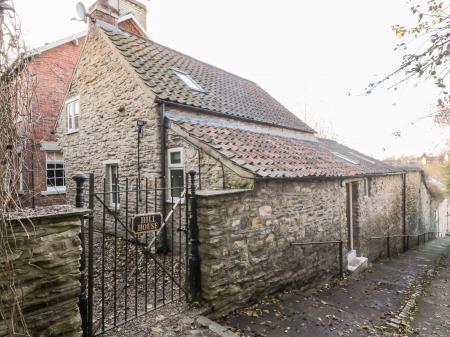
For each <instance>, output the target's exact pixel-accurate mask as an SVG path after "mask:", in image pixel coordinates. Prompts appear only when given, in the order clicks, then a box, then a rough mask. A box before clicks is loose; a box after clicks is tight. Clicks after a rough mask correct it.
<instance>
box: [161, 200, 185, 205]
mask: <svg viewBox="0 0 450 337" xmlns="http://www.w3.org/2000/svg"><path fill="white" fill-rule="evenodd" d="M178 200H180V198H173V202H172V199H167V200H166V203H167V204H176V203H177V202H178ZM185 201H186V198H183V199H181V204H182V205H184V203H185Z"/></svg>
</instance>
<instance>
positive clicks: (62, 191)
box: [41, 188, 66, 195]
mask: <svg viewBox="0 0 450 337" xmlns="http://www.w3.org/2000/svg"><path fill="white" fill-rule="evenodd" d="M58 194H66V189H65V188H61V189H51V190H47V191H42V192H41V195H58Z"/></svg>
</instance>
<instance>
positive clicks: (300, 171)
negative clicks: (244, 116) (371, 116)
mask: <svg viewBox="0 0 450 337" xmlns="http://www.w3.org/2000/svg"><path fill="white" fill-rule="evenodd" d="M172 122H173V123H175V124H176V125H178V126H179V127H181V128H182V129H183V130H184V131H186V132H187V133H188V134H189V135H190V136H192V137H194V138H197V139H198V140H200V141H202V142H204V143H207V144H208V145H209V146H211V147H212V148H214V149H216V150H217V151H218V152H219V153H220V154H221V155H223V156H224V157H226V158H228V159H230V160H231V161H232V162H233V163H234V164H236V165H238V166H241V167H243V168H245V169H247V170H249V171H251V172H253V173H255V174H256V175H258V176H261V177H270V178H300V177H349V176H357V175H368V174H388V173H394V172H399V171H401V170H399V169H396V168H394V167H392V166H390V165H388V164H386V163H383V162H381V161H378V160H376V159H374V158H371V157H369V156H366V155H364V154H362V153H360V152H357V151H355V150H353V149H351V148H349V147H347V146H344V145H342V144H339V143H337V142H335V141H332V140H327V139H318V141H307V140H300V139H295V138H287V137H282V136H276V135H272V134H269V133H265V134H264V135H262V134H261V133H257V132H253V131H249V130H243V129H238V128H227V127H222V126H217V125H209V124H205V123H204V122H202V123H199V122H195V121H180V120H175V119H172ZM336 152H338V153H340V154H342V155H344V156H345V157H346V158H349V159H351V160H352V161H355V162H358V164H352V163H351V162H349V161H347V160H345V159H342V158H339V157H338V156H336V155H335V154H334V153H336Z"/></svg>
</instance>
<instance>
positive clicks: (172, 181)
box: [167, 147, 185, 201]
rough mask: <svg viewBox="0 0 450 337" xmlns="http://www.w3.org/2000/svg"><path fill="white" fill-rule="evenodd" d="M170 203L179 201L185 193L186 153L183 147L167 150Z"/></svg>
mask: <svg viewBox="0 0 450 337" xmlns="http://www.w3.org/2000/svg"><path fill="white" fill-rule="evenodd" d="M167 157H168V158H167V163H168V164H167V167H168V173H169V188H170V189H169V193H168V197H169V201H172V198H173V199H174V200H178V198H180V197H181V194H182V193H183V191H184V180H185V179H184V178H185V176H184V151H183V148H182V147H177V148H173V149H168V150H167Z"/></svg>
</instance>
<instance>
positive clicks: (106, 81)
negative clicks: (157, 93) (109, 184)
mask: <svg viewBox="0 0 450 337" xmlns="http://www.w3.org/2000/svg"><path fill="white" fill-rule="evenodd" d="M93 29H94V31H93V32H91V33H90V34H89V37H88V40H87V41H86V45H85V50H84V52H83V53H82V55H81V58H80V63H79V65H78V68H77V70H76V72H75V74H74V78H73V81H72V85H71V87H70V90H69V93H68V96H67V97H68V98H71V97H75V96H79V97H80V117H79V131H78V132H75V133H71V134H67V125H66V124H67V123H66V120H67V116H66V112H65V110H64V109H63V111H62V113H61V116H60V118H59V122H58V126H57V131H56V132H57V138H58V142H59V144H60V146H61V148H62V149H63V151H64V160H65V164H66V172H67V175H68V177H70V176H71V175H72V174H74V173H75V172H77V171H82V172H86V173H88V172H93V173H94V174H95V176H96V180H95V185H96V190H97V191H102V190H103V179H104V177H105V164H106V163H107V162H111V161H118V164H119V176H120V177H129V178H132V179H133V178H136V177H137V172H138V166H137V142H138V132H137V126H136V123H137V121H138V120H143V121H145V122H147V124H146V125H145V128H144V133H143V135H142V137H141V147H140V157H141V161H140V162H141V176H142V177H147V178H149V179H150V181H153V180H154V178H155V177H160V176H161V172H160V171H161V170H160V163H159V156H160V140H159V132H158V130H159V112H158V111H157V109H156V108H155V106H154V97H153V96H152V95H151V92H150V91H149V90H145V88H144V87H143V83H142V81H140V80H139V79H137V75H136V74H135V73H134V70H132V69H129V68H130V67H129V65H127V64H125V61H124V60H123V59H122V58H121V57H120V56H119V55H117V51H116V50H113V49H112V48H110V46H109V44H108V43H110V42H109V41H107V38H105V37H104V36H103V35H102V33H101V32H100V31H99V28H93ZM67 185H68V196H69V200H70V201H69V203H72V202H73V198H74V192H75V188H74V187H75V186H74V183H73V181H71V180H70V179H67ZM121 185H123V186H122V189H124V187H125V186H124V180H122V181H121ZM130 185H131V186H133V181H131V182H130Z"/></svg>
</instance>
